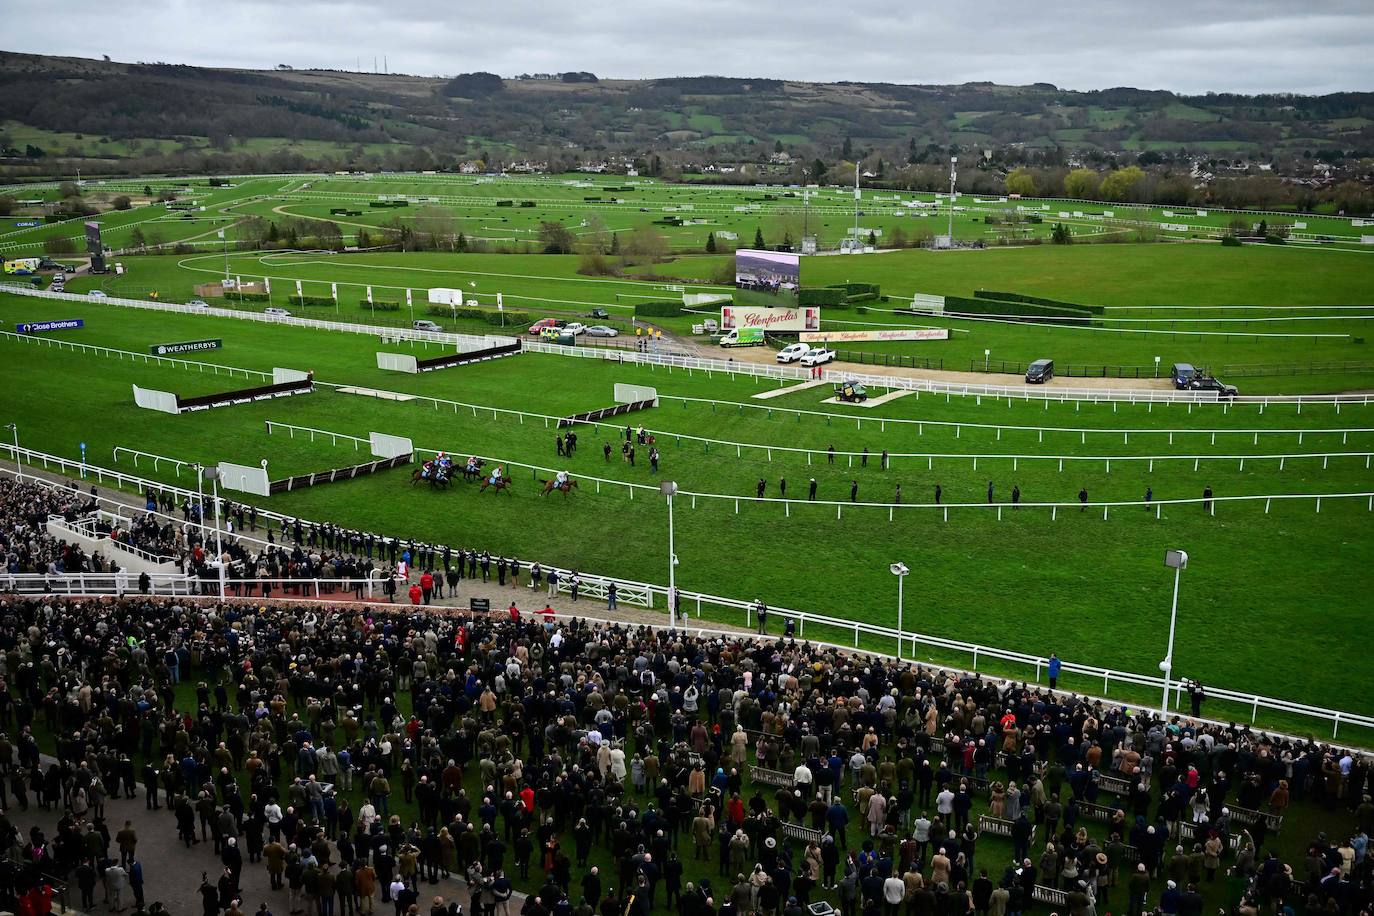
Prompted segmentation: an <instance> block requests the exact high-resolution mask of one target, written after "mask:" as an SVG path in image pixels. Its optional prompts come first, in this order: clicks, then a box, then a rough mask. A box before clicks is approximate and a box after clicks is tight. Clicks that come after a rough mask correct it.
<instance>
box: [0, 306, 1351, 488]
mask: <svg viewBox="0 0 1374 916" xmlns="http://www.w3.org/2000/svg"><path fill="white" fill-rule="evenodd" d="M0 339H11V340H15V341H19V342H23V343H30V344H33V345H35V346H47V347H51V348H55V349H59V350H61V349H67V350H71V351H73V352H89V353H95V354H97V355H100V356H104V357H113V358H117V359H120V360H122V359H124V358H126V357H127V358H128V359H129V360H130V361H133V362H137V361H140V360H141V361H143V362H145V363H155V364H158V365H166V366H171V367H174V368H185V369H188V370H189V369H193V368H194V369H198V370H199V371H200V372H202V373H204V372H205V371H206V370H209V371H210V372H212V373H213V374H215V375H219V374H221V373H223V374H226V375H228V376H229V377H231V378H233V377H235V376H237V375H238V374H240V373H242V375H243V377H244V378H245V379H251V378H254V377H256V378H260V379H265V378H272V377H273V376H272V374H271V373H269V372H264V371H261V370H257V369H243V368H240V367H237V366H226V365H222V364H219V363H208V362H204V361H201V360H187V359H179V358H175V357H166V356H154V355H150V354H146V353H138V352H135V351H132V350H121V349H118V348H115V347H104V346H98V345H94V344H83V343H75V342H72V341H65V340H62V339H60V338H51V337H35V336H32V335H25V334H17V333H14V332H9V331H0ZM316 384H317V385H319V386H321V387H326V388H336V389H340V388H347V389H354V388H356V386H353V385H346V384H341V383H338V382H327V381H323V380H318V379H317V380H316ZM368 390H369V391H372V392H373V393H374V396H375V397H379V398H380V397H385V396H387V395H392V394H403V395H405V397H406V398H408V399H409V400H412V401H425V402H428V403H430V404H432V405H433V406H434V408H435V409H436V410H437V409H439V405H441V404H442V405H444V406H446V407H452V408H453V411H454V413H457V412H458V411H459V409H460V408H461V409H462V410H468V411H471V412H472V415H473V416H474V417H476V416H479V413H486V412H490V413H491V415H492V418H493V419H495V418H497V417H498V416H500V415H502V414H506V415H509V416H512V417H515V418H517V419H518V420H519V421H520V422H521V423H522V424H523V423H524V422H525V418H526V417H529V418H533V419H536V420H542V421H543V423H544V426H545V427H548V426H549V425H550V422H553V423H555V424H557V423H558V422H560V421H561V420H562V419H563V418H562V417H561V416H554V415H552V414H542V413H538V412H535V411H527V410H515V409H511V408H504V407H491V406H488V405H485V404H473V403H469V402H465V401H454V400H450V399H448V398H438V397H433V396H430V395H423V394H411V393H409V392H392V391H389V390H384V389H368ZM660 397H661V399H662V400H675V401H679V402H681V403H682V404H683V406H684V408H685V407H686V405H687V404H689V403H700V404H710V405H711V407H712V410H713V412H714V411H715V410H716V408H718V407H720V406H725V407H734V408H736V410H737V412H741V413H742V412H743V411H744V410H745V409H746V408H747V409H750V410H762V411H766V412H767V413H768V415H769V416H770V417H771V416H772V415H773V413H775V412H777V413H787V414H794V415H797V416H798V417H801V416H815V417H823V418H825V420H826V422H827V424H828V423H830V421H831V420H842V421H845V422H849V421H853V422H854V424H855V428H856V429H863V424H864V421H865V420H867V421H868V422H869V424H870V425H872V424H874V423H877V424H878V428H879V431H880V432H885V431H886V429H887V424H889V423H891V424H895V425H904V426H915V427H916V432H917V435H920V436H923V435H925V427H927V426H931V427H935V428H939V429H950V428H952V429H953V430H954V436H955V438H956V439H957V438H960V437H961V436H962V434H963V430H964V429H971V430H980V431H986V430H992V431H994V432H995V433H996V436H997V440H998V441H1001V439H1002V433H1003V432H1034V433H1036V434H1037V439H1038V441H1040V442H1044V441H1045V433H1047V432H1048V433H1053V434H1076V435H1077V436H1078V437H1079V441H1080V443H1081V444H1084V445H1086V444H1087V441H1088V435H1089V434H1091V435H1093V436H1094V437H1096V436H1112V437H1115V436H1116V435H1118V434H1119V435H1121V437H1122V443H1123V444H1128V443H1129V442H1130V438H1131V436H1132V435H1136V436H1167V437H1168V442H1169V444H1170V445H1173V444H1174V438H1175V436H1208V437H1209V439H1210V444H1212V445H1216V443H1217V436H1218V435H1221V436H1249V437H1250V438H1251V440H1252V444H1254V445H1259V439H1260V436H1261V435H1263V436H1296V437H1297V441H1298V444H1299V445H1301V444H1302V443H1303V441H1304V438H1305V437H1306V436H1308V435H1335V434H1337V433H1339V434H1340V436H1341V444H1342V445H1345V444H1347V443H1348V442H1349V437H1350V434H1351V433H1355V434H1357V435H1359V434H1368V433H1374V427H1336V428H1305V429H1280V428H1265V429H1259V428H1239V427H1237V428H1200V429H1189V428H1185V427H1179V428H1173V429H1169V428H1153V429H1152V428H1147V427H1139V428H1130V429H1123V428H1120V427H1118V428H1115V429H1102V428H1095V427H1070V426H1027V425H1021V424H997V423H971V422H966V421H954V420H919V419H910V418H900V417H862V416H855V415H853V414H839V413H832V412H828V411H820V410H805V409H799V408H789V407H778V406H767V405H762V404H749V403H746V402H742V401H716V400H711V399H707V398H694V397H682V396H675V395H661V396H660ZM948 397H949V396H948V395H946V398H948ZM979 398H980V400H981V396H979ZM999 399H1000V398H999ZM1010 402H1011V399H1010V398H1008V403H1009V404H1010ZM1045 403H1046V406H1048V404H1049V402H1048V401H1047V402H1045ZM1076 403H1082V402H1076ZM1115 406H1116V403H1115V402H1113V409H1115ZM1149 406H1153V405H1152V404H1151V405H1149ZM1192 406H1193V405H1192V404H1191V403H1189V404H1188V405H1187V407H1188V412H1189V413H1191V412H1192ZM1301 409H1302V408H1301V404H1299V405H1298V410H1299V413H1301ZM1263 412H1264V405H1262V404H1261V405H1260V413H1263ZM1336 413H1338V414H1339V413H1340V404H1339V403H1338V404H1336ZM579 422H580V425H584V426H591V427H594V428H599V429H615V430H619V429H620V428H621V427H620V425H619V424H618V423H606V422H598V421H591V420H585V421H579ZM663 432H664V435H670V436H672V437H673V438H674V439H675V440H676V442H677V443H678V444H679V445H680V444H681V442H682V440H684V439H685V440H687V441H690V442H701V443H704V444H705V445H706V446H707V447H708V449H709V447H710V446H711V445H718V446H723V447H726V448H733V449H735V452H736V457H742V452H743V450H745V449H748V450H751V451H762V452H764V453H765V454H766V456H767V459H768V460H769V461H772V460H773V458H772V453H773V452H775V451H777V452H784V453H788V452H790V453H797V454H806V456H807V464H811V463H812V460H811V459H812V457H813V456H816V455H825V454H828V453H829V450H828V449H818V448H811V449H807V448H797V447H792V446H780V445H760V444H758V443H753V442H741V441H736V440H730V439H715V438H711V437H708V436H696V435H692V434H690V433H674V432H670V431H666V430H665V431H663ZM834 454H835V455H837V456H845V457H848V458H849V459H850V460H849V462H848V464H849V466H850V467H852V466H853V460H852V459H853V458H861V457H862V456H863V455H864V452H861V451H841V450H836V451H835V453H834ZM870 454H871V453H870ZM1356 454H1358V455H1363V454H1364V453H1336V452H1330V453H1320V452H1318V453H1286V454H1281V455H1280V454H1276V455H1271V456H1262V455H1254V456H1240V455H1236V456H1207V455H1198V456H1186V457H1190V458H1195V459H1210V458H1213V457H1219V458H1229V457H1235V458H1243V457H1252V458H1263V457H1273V458H1278V459H1280V460H1281V461H1282V460H1283V459H1286V458H1301V457H1309V456H1311V457H1337V456H1338V455H1342V456H1345V455H1356ZM932 457H972V458H974V459H975V467H976V466H977V465H976V459H977V458H988V459H993V458H999V457H1007V458H1013V459H1016V458H1025V459H1027V460H1031V459H1037V458H1046V459H1048V458H1055V459H1059V458H1061V457H1062V460H1065V461H1067V460H1080V461H1092V460H1103V461H1107V462H1110V461H1134V460H1141V458H1140V457H1137V456H1124V455H1123V456H1099V457H1090V456H1069V455H1064V456H1043V455H1010V454H1007V455H999V454H995V453H988V454H981V455H976V456H975V455H967V456H965V455H961V454H939V453H926V452H909V453H890V454H889V458H914V459H922V458H925V459H929V458H932ZM1149 457H1150V456H1144V458H1146V459H1148V458H1149ZM1154 457H1155V458H1157V459H1159V460H1164V459H1165V458H1168V457H1173V456H1163V455H1159V456H1154ZM117 459H118V456H117V455H116V460H117ZM1061 464H1062V461H1061Z"/></svg>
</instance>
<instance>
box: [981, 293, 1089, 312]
mask: <svg viewBox="0 0 1374 916" xmlns="http://www.w3.org/2000/svg"><path fill="white" fill-rule="evenodd" d="M973 295H974V298H977V299H996V300H998V301H1001V302H1028V303H1031V304H1032V305H1053V306H1057V307H1059V308H1065V309H1073V310H1078V311H1084V312H1092V313H1093V314H1094V315H1101V314H1102V306H1100V305H1083V304H1082V303H1079V302H1065V301H1063V300H1062V299H1046V298H1045V297H1044V296H1028V295H1026V294H1025V293H1004V292H999V291H997V290H990V289H980V290H975V291H974V293H973Z"/></svg>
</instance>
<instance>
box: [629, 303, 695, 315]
mask: <svg viewBox="0 0 1374 916" xmlns="http://www.w3.org/2000/svg"><path fill="white" fill-rule="evenodd" d="M682 314H684V312H683V310H682V303H681V302H675V301H673V300H667V301H663V302H639V303H636V304H635V317H636V318H676V317H678V316H679V315H682Z"/></svg>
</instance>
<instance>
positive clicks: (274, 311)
mask: <svg viewBox="0 0 1374 916" xmlns="http://www.w3.org/2000/svg"><path fill="white" fill-rule="evenodd" d="M262 313H263V314H264V315H270V316H272V317H273V318H290V317H291V313H290V312H288V311H287V310H286V309H279V308H275V307H273V308H265V309H263V310H262Z"/></svg>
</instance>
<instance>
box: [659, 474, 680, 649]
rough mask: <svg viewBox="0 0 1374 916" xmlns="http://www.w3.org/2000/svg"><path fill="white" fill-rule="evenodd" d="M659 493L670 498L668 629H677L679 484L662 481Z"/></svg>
mask: <svg viewBox="0 0 1374 916" xmlns="http://www.w3.org/2000/svg"><path fill="white" fill-rule="evenodd" d="M658 489H659V492H661V493H662V494H663V495H664V496H666V497H667V498H668V628H669V629H677V552H676V550H675V549H674V545H673V494H674V493H676V492H677V483H676V482H675V481H672V480H664V481H660V482H659V485H658Z"/></svg>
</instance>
